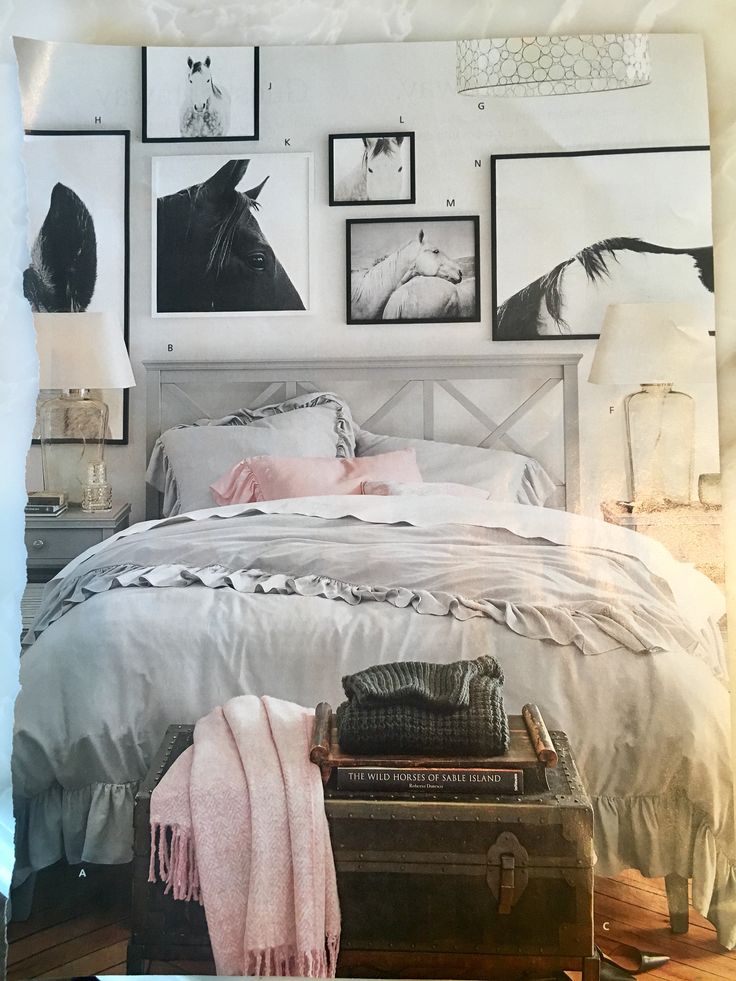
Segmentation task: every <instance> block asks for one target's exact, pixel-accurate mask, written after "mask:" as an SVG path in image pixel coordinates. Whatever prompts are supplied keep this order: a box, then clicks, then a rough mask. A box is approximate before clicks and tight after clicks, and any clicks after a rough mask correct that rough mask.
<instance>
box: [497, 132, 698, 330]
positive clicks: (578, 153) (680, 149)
mask: <svg viewBox="0 0 736 981" xmlns="http://www.w3.org/2000/svg"><path fill="white" fill-rule="evenodd" d="M695 152H698V153H702V152H706V153H709V152H710V146H709V145H707V144H705V145H702V144H698V145H693V146H662V147H624V148H614V149H594V150H554V151H546V152H542V153H499V154H492V155H491V158H490V171H491V325H492V326H491V337H492V339H493V340H494V341H502V342H503V341H532V342H533V341H566V340H596V339H597V338H598V337H600V332H593V333H590V332H579V333H564V334H563V333H556V334H536V335H534V336H531V335H530V336H522V335H517V336H507V331H503V330H501V329H500V328H499V313H500V308H499V302H498V291H499V283H498V278H499V277H498V254H499V253H498V248H499V221H498V199H499V182H498V165H499V163H500V162H501V161H510V160H530V159H539V160H544V159H551V158H581V157H611V156H622V157H623V156H631V155H636V154H668V153H695ZM515 234H516V235H522V236H523V235H526V236H527V238H528V237H529V234H530V233H529V231H528V230H527V232H526V233H525V232H524V230H523V229H522V228H519V227H518V226H517V227H516V229H515ZM543 234H547V235H549V226H546V228H545V230H544V231H543ZM613 237H617V236H613ZM632 238H633V237H632ZM596 244H598V243H596ZM645 244H647V243H645ZM592 246H593V243H591V247H592ZM709 250H710V273H709V276H710V281H711V284H712V277H713V273H712V262H713V257H712V234H711V245H710V246H709ZM642 251H646V250H642ZM681 251H682V252H683V253H688V254H690V253H689V251H688V250H687V249H682V250H681ZM690 251H691V252H703V251H704V250H703V248H702V247H701V246H697V245H693V247H692V249H691V250H690ZM575 257H576V256H575V255H573V256H571V257H570V259H569V260H566V261H565V263H564V264H566V263H567V261H569V262H572V261H574V259H575ZM557 268H558V267H557V266H555V267H554V269H553V270H550V273H549V274H548V275H550V274H551V273H552V272H554V271H555V270H556V269H557ZM543 278H544V277H540V278H539V279H538V280H533V281H532V282H530V283H529V284H528V285H527V286H525V287H523V288H522V289H521V290H519V291H518V292H517V293H515V294H513V295H512V296H511V297H509V298H507V300H506V301H504V304H502V305H501V306H502V307H503V306H504V305H505V303H507V302H508V301H509V300H511V299H514V298H515V297H518V296H520V295H521V294H522V293H523V292H527V291H528V290H529V289H531V288H532V287H534V286H536V285H537V284H538V283H540V282H541V280H542V279H543ZM702 282H703V279H702V277H701V283H702ZM557 285H558V286H559V283H558V284H557ZM706 288H707V287H706ZM711 292H712V290H711ZM540 302H541V300H540ZM709 333H710V334H711V336H714V335H715V330H713V329H711V330H710V331H709Z"/></svg>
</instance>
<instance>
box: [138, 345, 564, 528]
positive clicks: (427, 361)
mask: <svg viewBox="0 0 736 981" xmlns="http://www.w3.org/2000/svg"><path fill="white" fill-rule="evenodd" d="M581 357H582V355H580V354H570V353H560V354H554V353H552V354H496V355H493V356H485V357H475V356H473V357H465V356H463V357H449V356H443V357H410V358H405V357H396V358H390V359H388V358H355V359H350V358H338V359H323V360H321V359H315V360H301V361H145V362H144V367H145V369H146V461H148V459H149V458H150V456H151V452H152V450H153V445H154V443H155V441H156V439H157V438H158V436H159V435H160V433H161V432H162V431H163V430H165V429H168V428H169V427H170V426H172V425H177V424H186V423H192V422H194V421H195V420H196V419H201V418H205V417H211V418H214V417H216V416H218V415H224V414H226V413H227V412H232V411H235V410H236V409H238V408H240V407H241V406H243V405H247V406H251V407H253V406H256V405H266V404H267V403H269V402H276V401H279V400H280V399H285V398H290V397H292V396H294V395H298V394H301V393H303V392H310V391H331V392H336V393H337V394H340V393H341V385H347V384H349V383H351V382H367V383H369V385H371V383H374V384H375V387H376V388H377V387H378V386H379V385H380V386H382V387H384V388H385V387H386V385H389V386H390V388H391V390H392V391H391V394H390V395H389V396H388V397H387V398H384V399H383V401H382V402H381V404H380V405H379V406H378V407H375V406H372V409H371V411H370V412H369V413H368V414H367V415H366V414H365V413H364V414H363V416H362V417H361V415H360V413H359V412H357V411H356V410H355V407H354V405H353V403H352V402H351V401H350V399H349V398H347V397H346V399H345V401H346V402H347V403H348V405H350V408H351V411H352V412H353V416H354V418H355V421H356V423H358V424H359V425H360V426H362V427H363V428H365V429H370V430H373V431H377V432H381V421H382V420H383V419H384V418H385V417H386V416H388V415H389V413H391V412H392V411H393V409H394V408H395V407H396V406H397V405H398V404H399V403H400V402H402V401H404V400H405V399H407V398H408V397H409V396H412V395H413V396H414V397H416V396H417V395H419V396H420V397H421V411H420V420H421V422H420V425H419V427H418V428H419V430H420V431H418V432H412V433H410V434H407V435H412V436H421V437H422V438H424V439H434V438H442V437H441V436H439V435H438V436H437V437H435V432H436V431H437V423H438V419H437V414H436V408H435V395H436V394H437V393H438V392H444V393H445V395H447V396H450V398H451V399H452V400H453V403H455V404H457V405H459V406H461V407H462V409H463V410H464V411H465V412H466V413H468V414H469V416H470V417H472V419H473V420H475V429H476V433H477V425H478V424H480V425H481V426H482V427H483V432H484V433H485V435H484V436H483V438H482V439H480V440H478V439H477V435H476V436H474V437H473V438H472V439H464V438H462V437H460V438H458V436H457V435H453V442H467V443H469V444H470V443H472V445H476V446H484V447H492V446H500V447H501V448H504V449H509V450H513V451H514V452H516V453H525V454H526V455H528V456H533V455H534V454H533V453H530V452H529V451H527V450H525V449H524V447H523V446H522V445H521V444H520V443H519V442H518V441H517V440H516V439H515V438H514V437H513V436H512V435H511V433H510V430H511V428H512V427H513V426H514V425H515V424H517V423H518V422H519V421H520V420H521V419H523V418H524V417H525V416H527V415H528V414H529V413H530V412H531V411H532V409H534V408H535V407H536V406H537V404H538V403H539V402H540V401H541V400H542V399H545V398H547V396H548V395H549V393H550V392H552V390H554V389H558V386H560V385H561V386H562V415H561V418H562V442H561V447H562V457H563V459H562V460H561V461H559V462H560V463H561V466H557V467H550V466H549V464H548V463H546V462H545V466H546V468H547V470H548V472H550V476H552V478H553V480H554V481H555V483H556V484H557V487H558V500H557V501H556V502H555V503H556V504H557V506H558V507H561V508H564V509H565V510H567V511H577V510H578V509H579V502H580V436H579V418H578V362H579V361H580V358H581ZM479 381H481V382H497V383H502V382H511V383H512V392H513V393H514V394H513V399H512V401H513V402H514V406H513V408H511V410H510V411H509V410H507V409H504V414H503V417H502V418H500V419H496V418H494V417H492V416H491V415H490V414H489V412H488V411H487V410H485V409H483V408H482V407H481V406H480V405H479V404H478V402H479V401H480V400H479V399H475V400H474V399H473V398H470V397H469V396H468V395H466V394H464V393H463V392H462V391H461V390H460V388H459V387H458V384H462V383H463V382H479ZM234 387H235V388H236V389H242V394H241V395H240V401H238V402H234V401H233V398H234V393H233V389H234ZM371 387H374V386H372V385H371ZM246 388H249V389H250V391H249V393H248V394H247V396H246V394H245V392H246ZM254 390H255V394H253V391H254ZM225 392H227V393H228V395H227V399H228V401H227V403H226V404H218V402H217V396H218V393H225ZM203 393H206V398H202V395H203ZM160 504H161V502H160V495H159V493H158V492H157V491H156V490H155V489H154V488H152V487H147V488H146V517H147V518H154V517H157V516H158V515H159V514H160Z"/></svg>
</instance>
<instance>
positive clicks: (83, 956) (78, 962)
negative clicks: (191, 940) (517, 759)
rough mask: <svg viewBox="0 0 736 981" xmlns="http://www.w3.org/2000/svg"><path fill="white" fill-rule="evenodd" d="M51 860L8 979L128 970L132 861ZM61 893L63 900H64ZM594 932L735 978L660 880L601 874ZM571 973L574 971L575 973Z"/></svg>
mask: <svg viewBox="0 0 736 981" xmlns="http://www.w3.org/2000/svg"><path fill="white" fill-rule="evenodd" d="M79 872H80V869H79V867H76V868H70V867H68V866H62V865H58V866H54V867H53V868H51V869H47V870H45V871H44V872H43V873H41V874H40V875H39V881H38V884H37V889H36V897H35V900H34V909H33V915H32V916H31V918H30V919H29V920H27V921H26V922H25V923H11V924H10V925H9V927H8V940H9V948H8V981H20V979H21V978H38V977H41V978H50V977H70V976H72V975H85V974H98V975H106V974H124V973H125V950H126V945H127V940H128V930H129V928H128V906H129V897H130V870H129V867H128V866H111V867H97V868H95V867H94V866H86V867H85V872H86V875H85V876H82V877H80V875H79ZM60 897H62V898H60ZM595 920H596V937H597V942H598V944H599V945H600V947H601V948H603V950H604V951H605V952H606V953H607V954H609V955H610V956H612V957H614V959H616V960H619V961H620V962H621V963H622V964H623V965H624V966H629V967H631V966H633V965H632V964H631V963H629V964H627V963H626V947H625V946H624V945H626V944H631V945H633V946H635V947H638V948H639V949H643V950H648V951H654V952H656V953H661V954H668V955H669V957H670V958H671V960H670V962H669V963H668V964H667V965H666V966H665V967H663V968H661V969H660V970H657V971H651V972H649V973H648V974H647V975H646V977H647V978H651V979H652V981H654V979H668V981H714V979H716V978H728V979H732V981H736V952H734V953H729V952H727V951H724V950H723V948H722V947H721V946H720V944H719V943H718V941H717V940H716V937H715V931H714V929H713V927H712V926H711V925H710V923H708V922H707V921H706V920H704V919H703V918H702V917H701V916H699V915H698V914H697V913H695V912H694V911H692V910H691V911H690V930H689V932H688V933H687V934H684V935H682V936H679V937H676V936H673V935H672V934H671V933H670V931H669V927H668V921H667V901H666V899H665V896H664V883H663V882H662V880H661V879H643V878H642V877H641V876H640V875H638V873H635V872H627V873H624V874H623V875H621V876H619V877H618V878H616V879H597V880H596V913H595ZM149 973H151V974H186V973H192V974H213V973H214V969H213V968H212V965H206V964H165V963H159V962H154V963H152V964H151V965H150V968H149ZM570 977H571V978H576V975H575V974H574V973H572V972H571V974H570Z"/></svg>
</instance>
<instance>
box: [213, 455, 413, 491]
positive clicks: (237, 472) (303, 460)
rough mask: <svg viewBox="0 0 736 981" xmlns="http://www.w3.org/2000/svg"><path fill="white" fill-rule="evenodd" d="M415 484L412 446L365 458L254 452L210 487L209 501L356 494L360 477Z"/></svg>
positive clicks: (361, 481)
mask: <svg viewBox="0 0 736 981" xmlns="http://www.w3.org/2000/svg"><path fill="white" fill-rule="evenodd" d="M381 479H383V480H390V481H399V482H401V481H403V482H412V483H420V482H421V480H422V475H421V473H420V472H419V468H418V467H417V463H416V454H415V452H414V450H413V449H403V450H396V451H395V452H392V453H382V454H380V455H377V456H373V457H371V458H370V459H365V460H359V459H357V458H353V459H347V458H344V459H332V458H325V457H292V458H282V457H275V456H255V457H249V458H247V459H244V460H240V461H239V462H238V463H236V464H235V466H234V467H231V468H230V469H229V470H228V471H227V472H226V473H224V474H223V475H222V477H221V478H220V479H219V480H217V481H215V482H214V483H213V484H212V485H211V490H212V497H213V499H214V501H215V503H217V504H220V505H223V504H250V503H252V502H254V501H274V500H278V499H281V498H289V497H313V496H323V495H334V494H361V493H362V486H363V483H364V482H365V481H366V480H381Z"/></svg>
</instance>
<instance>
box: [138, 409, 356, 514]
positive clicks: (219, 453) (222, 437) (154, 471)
mask: <svg viewBox="0 0 736 981" xmlns="http://www.w3.org/2000/svg"><path fill="white" fill-rule="evenodd" d="M263 455H274V456H287V457H296V456H329V457H340V458H343V457H344V458H351V457H353V456H354V455H355V427H354V424H353V420H352V416H351V415H350V409H349V408H348V407H347V405H346V404H345V403H344V402H343V401H342V399H340V398H338V396H337V395H333V394H332V393H331V392H316V393H315V392H312V393H308V394H304V395H299V396H296V397H295V398H291V399H287V400H286V401H284V402H276V403H273V404H271V405H265V406H261V407H260V408H258V409H239V410H238V411H237V412H234V413H232V414H230V415H227V416H223V417H221V418H218V419H200V420H198V421H197V422H195V423H193V424H192V425H189V426H175V427H174V428H172V429H168V430H166V432H164V433H162V434H161V436H159V438H158V439H157V440H156V444H155V446H154V448H153V452H152V454H151V459H150V460H149V463H148V470H147V472H146V479H147V481H148V483H149V484H151V485H152V486H153V487H155V488H156V489H157V490H158V491H160V492H161V493H162V494H163V503H162V513H163V515H164V517H168V516H169V515H173V514H181V513H183V512H185V511H194V510H197V509H199V508H209V507H212V506H213V502H212V494H211V492H210V484H211V483H212V482H213V481H215V480H217V478H218V477H220V476H221V475H222V474H223V473H224V471H225V470H226V469H228V468H229V467H230V466H231V465H232V461H233V460H238V459H242V458H243V457H249V456H263Z"/></svg>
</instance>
